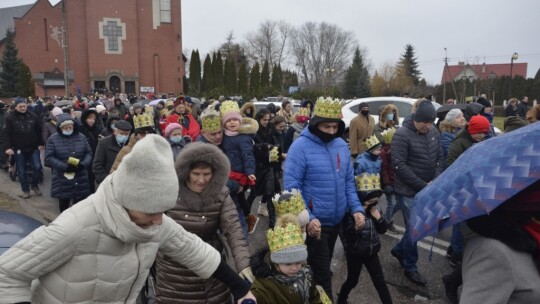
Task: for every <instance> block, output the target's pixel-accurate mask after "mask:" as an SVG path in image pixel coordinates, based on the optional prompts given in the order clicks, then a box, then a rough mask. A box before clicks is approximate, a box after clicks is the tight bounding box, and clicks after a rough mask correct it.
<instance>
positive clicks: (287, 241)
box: [266, 223, 304, 252]
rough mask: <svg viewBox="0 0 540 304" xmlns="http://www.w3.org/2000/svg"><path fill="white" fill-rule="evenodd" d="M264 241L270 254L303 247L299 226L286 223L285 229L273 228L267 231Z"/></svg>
mask: <svg viewBox="0 0 540 304" xmlns="http://www.w3.org/2000/svg"><path fill="white" fill-rule="evenodd" d="M266 240H267V241H268V247H269V248H270V251H271V252H275V251H278V250H282V249H285V248H288V247H293V246H301V245H304V237H303V236H302V228H300V225H298V224H293V223H288V224H287V225H286V226H285V227H275V228H274V229H273V230H272V229H268V231H267V232H266Z"/></svg>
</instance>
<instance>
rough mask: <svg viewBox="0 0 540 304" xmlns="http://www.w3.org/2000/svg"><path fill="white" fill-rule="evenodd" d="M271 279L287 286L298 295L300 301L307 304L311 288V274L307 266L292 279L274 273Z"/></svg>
mask: <svg viewBox="0 0 540 304" xmlns="http://www.w3.org/2000/svg"><path fill="white" fill-rule="evenodd" d="M272 277H273V278H274V279H275V280H276V281H278V282H279V283H281V284H284V285H287V286H289V288H291V289H292V290H293V291H294V292H296V293H298V294H300V296H301V297H302V301H303V302H304V303H305V304H307V303H309V290H310V288H311V272H310V269H309V266H304V267H302V269H300V271H299V272H298V273H297V274H296V275H295V276H292V277H289V276H286V275H284V274H280V273H276V274H274V275H272Z"/></svg>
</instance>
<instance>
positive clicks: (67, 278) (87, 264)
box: [0, 176, 221, 304]
mask: <svg viewBox="0 0 540 304" xmlns="http://www.w3.org/2000/svg"><path fill="white" fill-rule="evenodd" d="M113 193H114V191H113V185H112V176H108V177H107V178H106V179H105V180H104V181H103V183H102V184H101V185H100V187H99V188H98V190H97V192H96V193H95V194H93V195H91V196H90V197H88V198H87V199H86V200H84V201H81V202H79V203H78V204H76V205H74V206H73V207H71V208H70V209H68V210H66V211H65V212H63V213H62V214H61V215H60V216H59V217H58V218H57V219H56V220H55V221H54V222H52V223H51V224H50V225H49V226H47V227H45V226H42V227H40V228H38V229H36V230H35V231H34V232H32V233H31V234H30V235H28V236H27V237H26V238H24V239H23V240H21V241H20V242H18V243H17V244H15V245H14V246H13V247H12V248H10V249H9V250H8V251H6V252H5V253H4V254H3V255H2V256H0V265H1V267H0V302H2V303H16V302H28V301H32V303H34V304H36V303H135V300H136V298H137V296H138V295H139V293H140V291H141V288H142V287H143V285H144V283H145V281H146V278H147V276H148V273H149V269H150V267H151V266H152V264H153V263H154V260H155V257H156V254H157V252H158V250H159V251H160V252H163V253H164V254H166V255H168V256H170V257H172V258H173V259H174V260H175V261H177V262H179V263H182V264H183V265H186V267H188V268H190V269H191V270H192V271H193V272H195V273H197V275H199V276H201V277H203V278H208V277H210V276H211V275H212V274H213V273H214V272H215V271H216V269H217V267H218V265H219V263H220V260H221V257H220V255H219V253H218V252H217V251H216V250H215V249H214V248H212V246H210V245H208V244H206V243H204V242H203V241H202V240H201V239H200V238H198V237H197V236H195V235H194V234H192V233H189V232H187V231H186V230H184V228H182V226H180V225H178V224H176V223H175V222H174V221H173V220H172V219H171V218H169V217H168V216H163V223H162V224H161V225H159V226H157V225H155V226H152V227H149V228H147V229H143V228H140V227H138V226H137V225H135V224H134V223H133V222H132V221H131V220H130V218H129V215H128V214H127V212H126V211H125V209H124V208H123V207H122V206H121V205H120V204H119V203H118V202H117V201H116V200H115V198H114V195H113ZM34 279H37V280H36V281H35V282H34V283H35V284H32V289H31V288H30V285H31V283H32V280H34Z"/></svg>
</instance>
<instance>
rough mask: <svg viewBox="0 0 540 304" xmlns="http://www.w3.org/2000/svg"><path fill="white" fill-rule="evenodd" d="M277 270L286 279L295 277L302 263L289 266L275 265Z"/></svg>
mask: <svg viewBox="0 0 540 304" xmlns="http://www.w3.org/2000/svg"><path fill="white" fill-rule="evenodd" d="M276 265H277V269H278V270H279V271H280V272H281V273H283V274H284V275H286V276H288V277H292V276H295V275H296V274H297V273H298V272H299V271H300V269H302V263H291V264H276Z"/></svg>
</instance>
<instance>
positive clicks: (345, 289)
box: [338, 253, 392, 304]
mask: <svg viewBox="0 0 540 304" xmlns="http://www.w3.org/2000/svg"><path fill="white" fill-rule="evenodd" d="M346 256H347V280H346V281H345V282H344V283H343V285H341V290H340V291H339V295H338V304H340V303H347V298H348V296H349V293H350V292H351V290H352V289H353V288H354V287H355V286H356V284H358V279H359V278H360V272H361V271H362V265H366V268H367V270H368V272H369V276H370V277H371V281H372V282H373V286H375V289H376V290H377V293H378V294H379V298H380V299H381V303H383V304H391V303H392V297H391V296H390V291H389V290H388V286H386V281H385V280H384V274H383V270H382V267H381V262H380V261H379V255H378V254H374V255H372V256H370V257H366V258H364V257H359V256H357V255H352V254H348V253H347V254H346Z"/></svg>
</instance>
